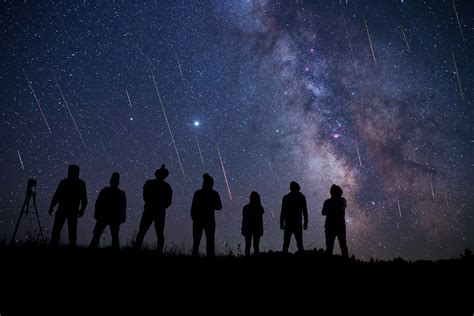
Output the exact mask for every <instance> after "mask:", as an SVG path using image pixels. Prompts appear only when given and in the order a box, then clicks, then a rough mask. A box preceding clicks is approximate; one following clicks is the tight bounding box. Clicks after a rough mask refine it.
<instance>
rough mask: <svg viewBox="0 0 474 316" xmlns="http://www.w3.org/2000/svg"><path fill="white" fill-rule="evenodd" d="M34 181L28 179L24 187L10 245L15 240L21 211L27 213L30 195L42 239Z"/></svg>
mask: <svg viewBox="0 0 474 316" xmlns="http://www.w3.org/2000/svg"><path fill="white" fill-rule="evenodd" d="M36 183H37V182H36V180H35V179H30V180H28V185H27V187H26V196H25V201H24V202H23V206H22V207H21V212H20V217H19V218H18V222H17V223H16V227H15V231H14V232H13V236H12V240H11V242H10V245H13V243H14V242H15V236H16V232H17V231H18V227H19V226H20V221H21V217H22V216H23V213H25V215H28V212H29V210H30V200H31V198H32V197H33V206H34V208H35V213H36V218H37V219H38V226H39V231H40V235H41V240H44V237H43V228H42V227H41V223H40V218H39V214H38V208H37V207H36Z"/></svg>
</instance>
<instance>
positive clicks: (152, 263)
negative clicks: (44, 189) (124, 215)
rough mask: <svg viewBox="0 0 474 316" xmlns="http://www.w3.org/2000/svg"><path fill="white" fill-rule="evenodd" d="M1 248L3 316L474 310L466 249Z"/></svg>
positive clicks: (473, 259) (471, 263)
mask: <svg viewBox="0 0 474 316" xmlns="http://www.w3.org/2000/svg"><path fill="white" fill-rule="evenodd" d="M0 254H1V265H2V268H1V271H2V278H1V280H2V281H1V283H2V285H1V289H2V293H1V296H0V297H1V298H2V300H0V314H1V315H2V316H4V315H11V314H21V315H31V312H33V314H34V315H42V314H50V313H51V312H58V313H61V314H63V315H69V314H76V313H80V314H86V315H89V314H90V315H97V314H100V313H99V312H97V311H101V310H103V311H108V313H107V314H111V312H110V311H111V310H117V309H118V310H120V311H121V312H122V313H125V312H126V311H128V310H129V309H131V312H127V314H132V315H140V314H142V313H141V311H145V310H146V311H148V314H160V312H164V314H169V313H168V311H169V312H170V313H171V312H172V313H173V314H182V313H184V312H188V313H189V312H191V313H193V314H196V315H201V314H203V315H205V314H209V313H211V312H212V311H218V312H225V313H226V314H227V313H231V314H235V313H236V312H237V311H242V312H244V313H245V314H249V315H253V314H255V313H258V312H259V311H260V312H263V313H264V314H265V315H267V314H269V313H278V315H280V314H281V315H283V314H291V315H297V314H301V312H302V311H304V312H305V313H308V314H309V313H311V314H315V312H317V311H325V310H327V309H330V310H331V311H332V312H333V313H336V314H340V313H342V312H344V314H347V313H348V312H349V313H351V312H352V314H354V313H355V312H356V311H357V313H356V314H357V315H359V314H361V313H362V314H364V313H367V312H369V311H371V312H376V313H377V314H386V313H388V312H397V313H400V312H403V314H405V313H408V314H410V311H411V312H413V311H415V310H416V311H420V310H421V311H422V314H427V313H429V314H432V311H434V312H436V314H438V313H441V314H449V315H458V314H463V315H473V311H474V309H473V306H474V304H473V303H474V290H473V284H474V277H473V275H474V256H472V254H470V253H469V252H466V253H465V254H463V255H462V256H460V257H459V259H452V260H439V261H436V262H433V261H416V262H407V261H404V260H403V259H401V258H398V259H395V260H392V261H373V262H362V261H359V260H356V259H354V258H352V259H350V260H343V259H342V258H341V257H338V256H336V257H332V258H327V257H325V256H324V255H323V253H322V250H319V251H307V252H306V253H304V254H296V255H286V256H284V255H282V254H281V253H277V252H273V253H272V252H269V253H264V254H262V255H260V256H258V257H249V258H245V257H237V256H231V255H229V256H222V257H216V258H213V259H209V258H191V257H189V256H184V255H179V254H167V255H165V256H157V255H156V254H155V253H153V252H152V251H148V250H142V251H139V252H137V251H134V250H132V249H122V250H120V251H113V250H112V249H97V250H90V249H85V248H78V249H68V248H57V249H53V248H48V247H46V246H38V245H19V246H15V247H7V246H5V245H3V246H1V247H0ZM60 305H61V306H60ZM28 311H29V312H28ZM165 311H166V312H165ZM444 311H446V312H444ZM316 314H318V313H316Z"/></svg>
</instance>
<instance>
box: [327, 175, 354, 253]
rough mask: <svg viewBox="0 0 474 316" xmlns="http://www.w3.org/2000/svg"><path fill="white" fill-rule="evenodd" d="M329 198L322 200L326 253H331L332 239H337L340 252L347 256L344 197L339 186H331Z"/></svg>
mask: <svg viewBox="0 0 474 316" xmlns="http://www.w3.org/2000/svg"><path fill="white" fill-rule="evenodd" d="M330 193H331V198H330V199H327V200H326V201H324V205H323V210H322V214H323V216H326V223H325V224H324V228H325V234H326V253H327V254H329V255H332V251H333V248H334V241H335V240H336V237H337V239H338V240H339V246H340V247H341V253H342V256H343V257H346V258H347V257H349V252H348V250H347V242H346V218H345V210H346V206H347V204H346V199H344V198H343V197H342V189H341V187H340V186H337V185H335V184H333V185H332V186H331V191H330Z"/></svg>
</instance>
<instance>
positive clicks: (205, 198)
mask: <svg viewBox="0 0 474 316" xmlns="http://www.w3.org/2000/svg"><path fill="white" fill-rule="evenodd" d="M202 178H203V182H202V189H200V190H197V191H196V192H194V196H193V203H192V206H191V218H192V220H193V256H194V257H197V256H199V245H200V243H201V237H202V233H203V231H204V232H205V233H206V255H207V256H208V257H214V255H215V237H214V235H215V232H216V219H215V214H214V213H215V211H216V210H221V209H222V203H221V198H220V196H219V193H217V191H215V190H213V188H212V187H213V186H214V179H213V178H212V177H211V176H210V175H208V174H207V173H205V174H203V175H202Z"/></svg>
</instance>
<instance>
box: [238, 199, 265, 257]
mask: <svg viewBox="0 0 474 316" xmlns="http://www.w3.org/2000/svg"><path fill="white" fill-rule="evenodd" d="M264 212H265V211H264V210H263V206H262V203H261V202H260V195H259V194H258V193H257V192H255V191H254V192H252V193H250V202H249V203H248V204H247V205H245V206H244V208H243V210H242V229H241V232H242V235H243V236H244V237H245V255H246V256H249V255H250V247H251V246H252V239H253V251H254V254H256V255H257V254H259V253H260V238H261V237H262V236H263V213H264Z"/></svg>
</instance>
